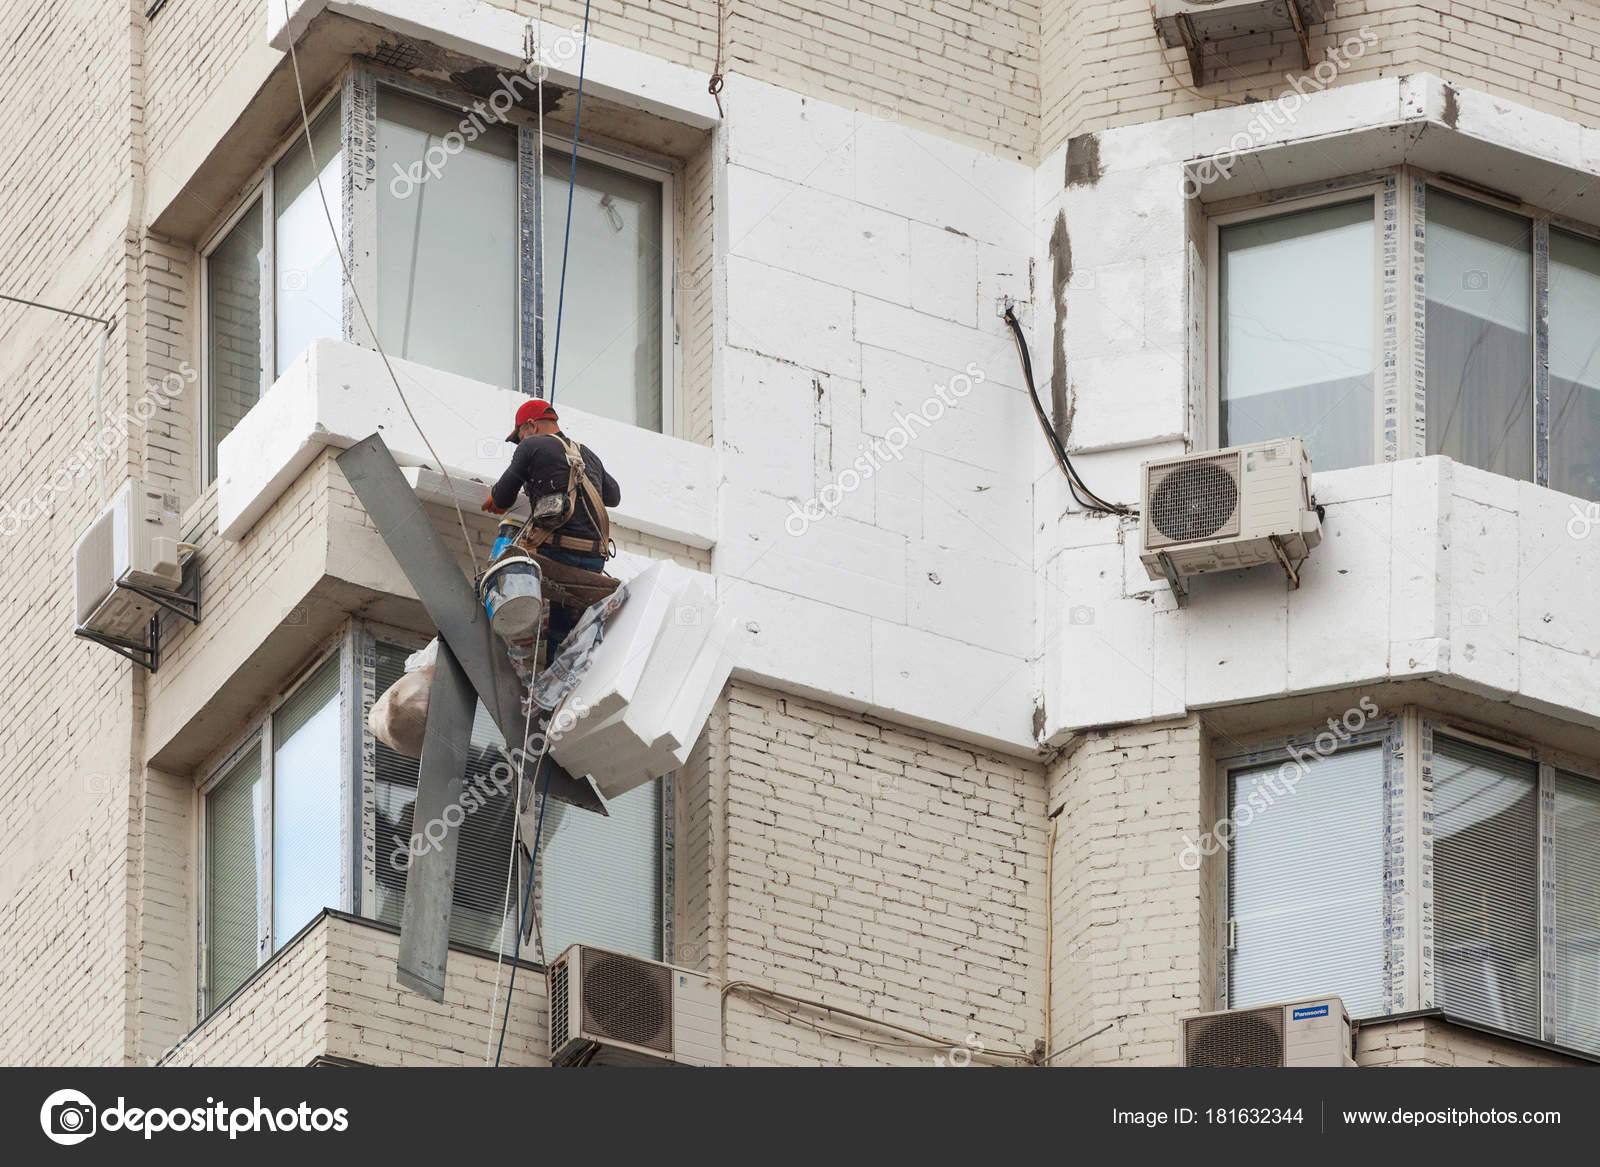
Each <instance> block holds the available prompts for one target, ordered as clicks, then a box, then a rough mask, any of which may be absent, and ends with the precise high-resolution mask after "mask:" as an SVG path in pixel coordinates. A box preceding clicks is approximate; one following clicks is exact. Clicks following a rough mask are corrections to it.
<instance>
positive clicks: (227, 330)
mask: <svg viewBox="0 0 1600 1167" xmlns="http://www.w3.org/2000/svg"><path fill="white" fill-rule="evenodd" d="M266 278H267V276H266V248H265V245H264V243H263V236H262V234H261V200H260V199H257V200H256V201H255V202H254V203H253V204H251V207H250V209H249V210H248V211H246V212H245V213H244V217H243V218H241V219H240V220H239V222H238V223H237V224H236V225H235V226H234V228H233V230H231V231H229V232H228V235H227V237H226V238H225V239H223V241H222V242H221V243H219V244H217V246H216V249H215V250H213V251H212V253H211V255H210V256H209V257H208V258H207V259H206V375H207V382H208V383H207V386H206V391H207V393H208V394H210V396H209V397H208V398H207V409H206V414H207V418H208V433H207V435H206V441H207V443H208V446H209V449H210V451H211V457H210V460H209V461H208V462H207V464H206V465H207V473H208V475H209V477H208V478H207V479H206V481H208V482H209V481H210V480H211V479H212V478H215V477H216V476H217V443H219V442H221V441H222V439H223V438H225V437H227V436H228V434H230V433H232V432H233V427H234V426H236V425H238V424H239V419H240V418H242V417H244V415H245V414H246V413H247V412H249V410H250V407H251V406H252V405H254V404H255V403H256V402H257V401H258V400H259V399H260V397H261V295H262V291H263V288H264V285H265V283H266Z"/></svg>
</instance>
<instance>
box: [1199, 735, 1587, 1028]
mask: <svg viewBox="0 0 1600 1167" xmlns="http://www.w3.org/2000/svg"><path fill="white" fill-rule="evenodd" d="M1318 732H1320V731H1311V732H1306V733H1295V734H1289V735H1285V734H1281V733H1280V734H1266V735H1260V736H1253V737H1251V738H1247V739H1245V740H1244V741H1243V742H1233V741H1229V742H1227V745H1228V747H1229V748H1227V749H1217V750H1215V751H1214V754H1213V760H1212V783H1213V786H1212V795H1213V799H1214V801H1213V802H1212V805H1213V806H1214V807H1216V808H1217V809H1216V817H1217V819H1218V820H1219V821H1220V820H1221V819H1223V818H1225V817H1227V815H1228V812H1229V806H1228V789H1229V780H1230V775H1231V773H1232V772H1233V771H1234V770H1237V769H1241V768H1247V767H1250V766H1255V765H1260V764H1262V763H1263V762H1271V761H1274V760H1281V759H1286V758H1287V756H1288V754H1287V751H1288V749H1289V747H1290V746H1295V747H1304V746H1308V745H1310V744H1311V743H1312V742H1313V741H1314V739H1315V738H1316V736H1317V733H1318ZM1379 736H1381V737H1382V738H1383V739H1384V751H1385V765H1386V767H1387V769H1386V780H1387V781H1388V782H1389V783H1391V785H1392V797H1393V799H1394V803H1393V805H1391V807H1390V825H1391V829H1393V830H1396V831H1397V832H1399V833H1400V836H1401V837H1402V838H1403V840H1404V843H1403V846H1402V847H1401V848H1400V850H1399V851H1398V853H1397V858H1398V860H1399V862H1398V865H1397V871H1398V876H1397V878H1395V879H1394V880H1393V885H1392V886H1391V888H1390V889H1389V909H1390V913H1391V915H1392V917H1393V918H1394V919H1397V920H1403V921H1404V923H1405V938H1404V941H1403V942H1401V943H1399V944H1396V943H1395V942H1391V948H1390V958H1391V961H1392V962H1393V964H1392V966H1391V968H1390V969H1389V974H1388V975H1389V978H1390V984H1389V986H1388V991H1387V993H1386V997H1388V999H1389V1000H1390V1001H1391V1006H1390V1008H1389V1010H1388V1015H1393V1014H1395V1013H1401V1012H1406V1011H1409V1010H1413V1009H1431V1008H1435V1007H1436V1006H1437V998H1436V984H1435V965H1434V960H1435V956H1434V948H1435V945H1434V932H1435V929H1434V911H1435V904H1434V896H1435V880H1434V871H1435V867H1434V861H1435V860H1434V835H1433V829H1432V826H1431V824H1432V822H1433V813H1434V806H1433V793H1434V776H1433V757H1434V741H1435V738H1436V737H1437V736H1445V737H1451V738H1455V739H1457V740H1459V741H1462V742H1466V743H1468V744H1470V745H1474V746H1477V747H1479V748H1482V749H1487V750H1491V751H1494V752H1495V753H1499V754H1503V755H1505V756H1507V757H1508V758H1515V759H1520V760H1523V761H1529V762H1532V763H1533V764H1534V765H1535V767H1536V768H1537V773H1538V777H1537V785H1536V788H1535V790H1536V802H1535V806H1536V814H1537V837H1536V839H1535V840H1534V845H1535V846H1536V848H1537V851H1538V854H1537V856H1536V860H1537V871H1538V887H1537V889H1536V892H1537V898H1538V932H1539V1018H1540V1031H1539V1033H1538V1034H1536V1035H1528V1034H1508V1035H1509V1036H1513V1037H1518V1038H1523V1039H1528V1040H1535V1041H1540V1042H1544V1043H1546V1044H1549V1045H1558V1044H1559V1043H1558V1042H1557V1040H1556V1016H1555V1010H1556V990H1557V985H1556V967H1555V950H1556V942H1557V938H1556V935H1555V901H1556V890H1557V889H1556V884H1555V878H1554V851H1555V782H1556V775H1557V773H1558V772H1565V773H1567V774H1570V775H1573V776H1574V777H1578V778H1583V779H1587V780H1588V781H1591V782H1594V783H1596V784H1597V785H1600V759H1595V758H1591V757H1586V756H1583V755H1578V754H1574V753H1572V752H1570V751H1568V750H1564V749H1560V748H1557V747H1552V746H1547V745H1545V744H1543V743H1541V742H1538V741H1534V740H1530V739H1527V738H1524V737H1521V736H1519V735H1516V734H1512V733H1510V732H1507V731H1504V730H1499V729H1495V728H1492V727H1488V726H1484V725H1480V724H1478V723H1476V722H1474V721H1471V720H1470V719H1466V718H1461V717H1458V716H1455V715H1453V714H1450V713H1447V712H1442V711H1439V710H1436V709H1431V708H1426V707H1421V706H1416V705H1406V706H1404V707H1402V708H1401V709H1400V710H1399V712H1398V713H1388V714H1380V715H1379V716H1378V717H1373V718H1369V719H1368V721H1367V724H1366V726H1365V727H1363V729H1362V731H1361V732H1360V733H1353V734H1351V736H1350V738H1349V740H1348V741H1346V742H1344V743H1342V744H1341V746H1340V748H1341V749H1345V748H1349V747H1351V746H1357V745H1364V744H1367V745H1370V744H1372V741H1373V740H1374V739H1375V738H1377V737H1379ZM1202 805H1204V800H1202ZM1203 826H1209V824H1203ZM1596 862H1597V863H1600V856H1597V857H1596ZM1207 863H1209V864H1213V865H1215V866H1214V867H1213V868H1207V867H1205V866H1204V864H1207ZM1228 866H1229V865H1228V855H1227V853H1226V852H1225V851H1222V850H1218V851H1217V852H1216V853H1214V854H1213V855H1212V856H1210V857H1208V858H1206V859H1205V860H1204V861H1203V863H1202V867H1201V876H1202V882H1203V886H1205V887H1206V888H1207V890H1206V891H1205V893H1204V895H1205V897H1206V899H1207V900H1208V902H1209V903H1210V904H1211V906H1212V908H1213V913H1212V915H1213V917H1214V919H1215V921H1216V923H1215V927H1214V929H1213V930H1212V934H1211V936H1210V938H1209V941H1208V943H1210V945H1211V946H1212V951H1213V953H1214V968H1215V973H1216V978H1215V992H1214V996H1213V1004H1212V1007H1213V1008H1216V1009H1228V1008H1232V1007H1233V1006H1231V1005H1230V1004H1229V1001H1228V994H1229V985H1228V974H1229V953H1230V950H1229V947H1228V922H1229V919H1230V915H1229V913H1230V910H1231V907H1232V894H1231V889H1230V887H1229V871H1228ZM1208 871H1210V872H1211V876H1210V878H1209V879H1207V877H1206V873H1207V872H1208ZM1262 1003H1266V1002H1262ZM1241 1007H1244V1008H1248V1007H1249V1006H1241ZM1562 1048H1567V1047H1562ZM1582 1052H1584V1053H1588V1054H1596V1053H1600V1050H1584V1051H1582Z"/></svg>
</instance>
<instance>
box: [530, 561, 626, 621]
mask: <svg viewBox="0 0 1600 1167" xmlns="http://www.w3.org/2000/svg"><path fill="white" fill-rule="evenodd" d="M533 560H534V562H535V563H537V564H538V565H539V575H540V578H541V580H542V581H543V583H544V596H545V599H547V600H549V601H550V602H551V603H552V604H559V605H560V606H561V607H563V608H571V609H573V610H574V611H578V612H581V611H583V610H584V609H585V608H587V607H588V606H589V605H591V604H597V603H599V602H600V601H601V600H603V599H605V598H606V597H607V596H609V595H610V594H611V593H612V592H614V591H616V590H617V586H618V582H619V581H617V580H614V579H612V578H611V577H610V576H609V575H606V574H605V573H604V572H600V571H590V570H589V569H588V568H586V567H573V566H572V564H570V563H562V562H560V561H559V560H555V559H551V558H549V557H548V556H545V555H540V554H539V553H538V552H537V551H535V552H534V553H533Z"/></svg>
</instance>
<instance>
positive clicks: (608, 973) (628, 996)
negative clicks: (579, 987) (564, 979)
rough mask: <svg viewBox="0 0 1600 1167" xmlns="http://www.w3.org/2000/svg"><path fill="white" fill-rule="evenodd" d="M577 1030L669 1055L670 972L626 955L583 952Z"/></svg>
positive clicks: (670, 1028)
mask: <svg viewBox="0 0 1600 1167" xmlns="http://www.w3.org/2000/svg"><path fill="white" fill-rule="evenodd" d="M582 976H583V1031H584V1032H585V1033H587V1034H588V1035H589V1036H590V1037H593V1038H596V1039H599V1040H602V1041H603V1040H605V1039H607V1038H609V1039H611V1040H612V1041H622V1042H627V1043H628V1044H629V1045H637V1046H643V1047H644V1048H645V1049H652V1050H659V1051H660V1052H661V1053H663V1054H671V1053H672V970H671V969H670V968H667V967H666V966H665V965H659V964H651V963H650V962H649V961H645V960H639V959H637V958H636V957H631V956H618V955H616V954H615V953H611V952H602V951H600V950H598V949H592V948H585V949H584V950H583V970H582Z"/></svg>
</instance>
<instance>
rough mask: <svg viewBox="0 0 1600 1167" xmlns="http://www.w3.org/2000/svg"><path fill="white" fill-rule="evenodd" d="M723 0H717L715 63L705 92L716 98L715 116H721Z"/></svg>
mask: <svg viewBox="0 0 1600 1167" xmlns="http://www.w3.org/2000/svg"><path fill="white" fill-rule="evenodd" d="M724 2H725V0H717V63H716V64H715V65H713V66H712V67H711V84H709V85H707V86H706V92H708V93H709V94H711V96H712V97H714V98H716V99H717V116H718V117H723V116H724V114H723V112H722V8H723V4H724Z"/></svg>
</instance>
